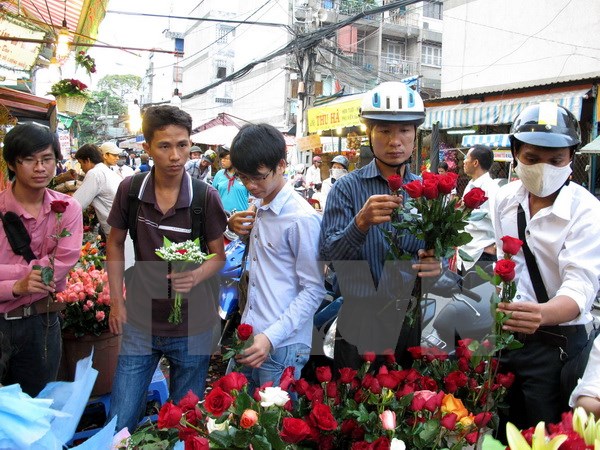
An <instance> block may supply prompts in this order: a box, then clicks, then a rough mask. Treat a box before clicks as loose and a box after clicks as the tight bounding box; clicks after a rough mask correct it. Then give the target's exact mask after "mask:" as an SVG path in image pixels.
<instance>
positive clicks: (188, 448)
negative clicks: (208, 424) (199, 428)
mask: <svg viewBox="0 0 600 450" xmlns="http://www.w3.org/2000/svg"><path fill="white" fill-rule="evenodd" d="M184 444H185V446H184V449H185V450H208V449H209V448H210V447H209V445H208V439H206V438H205V437H202V436H198V435H196V436H193V437H191V438H189V439H186V440H185V442H184Z"/></svg>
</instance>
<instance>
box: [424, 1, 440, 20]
mask: <svg viewBox="0 0 600 450" xmlns="http://www.w3.org/2000/svg"><path fill="white" fill-rule="evenodd" d="M443 12H444V5H443V4H442V2H425V3H423V16H424V17H431V18H432V19H438V20H442V19H443Z"/></svg>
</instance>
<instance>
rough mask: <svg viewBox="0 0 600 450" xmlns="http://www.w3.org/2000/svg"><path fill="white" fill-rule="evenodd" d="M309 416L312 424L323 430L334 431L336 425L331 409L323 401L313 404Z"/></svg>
mask: <svg viewBox="0 0 600 450" xmlns="http://www.w3.org/2000/svg"><path fill="white" fill-rule="evenodd" d="M309 417H310V419H311V422H312V423H313V424H314V426H315V427H317V428H319V429H320V430H323V431H334V430H335V429H336V428H337V426H338V424H337V422H336V420H335V417H333V414H331V409H330V408H329V406H328V405H324V404H323V403H317V404H315V405H314V406H313V409H312V411H311V412H310V416H309Z"/></svg>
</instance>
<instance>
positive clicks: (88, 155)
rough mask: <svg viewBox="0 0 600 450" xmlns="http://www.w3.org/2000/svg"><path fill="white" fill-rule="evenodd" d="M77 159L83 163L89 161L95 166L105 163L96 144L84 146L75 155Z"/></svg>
mask: <svg viewBox="0 0 600 450" xmlns="http://www.w3.org/2000/svg"><path fill="white" fill-rule="evenodd" d="M75 158H76V159H80V160H82V161H85V160H88V161H90V162H92V163H94V164H100V163H101V162H104V158H102V152H101V151H100V149H99V148H98V146H97V145H95V144H83V145H82V146H81V147H79V150H77V153H75Z"/></svg>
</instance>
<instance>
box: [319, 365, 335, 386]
mask: <svg viewBox="0 0 600 450" xmlns="http://www.w3.org/2000/svg"><path fill="white" fill-rule="evenodd" d="M315 375H316V376H317V380H318V381H319V383H327V382H328V381H331V367H329V366H321V367H317V369H316V371H315Z"/></svg>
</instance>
